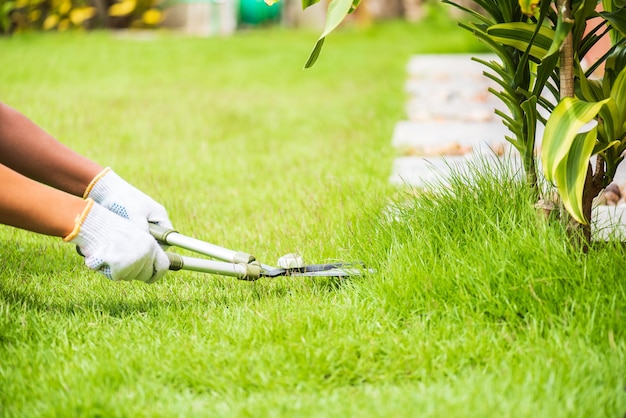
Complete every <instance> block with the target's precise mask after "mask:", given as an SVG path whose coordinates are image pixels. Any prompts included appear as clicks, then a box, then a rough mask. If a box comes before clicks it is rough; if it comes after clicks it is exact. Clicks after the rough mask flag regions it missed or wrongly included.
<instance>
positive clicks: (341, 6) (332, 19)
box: [303, 0, 353, 68]
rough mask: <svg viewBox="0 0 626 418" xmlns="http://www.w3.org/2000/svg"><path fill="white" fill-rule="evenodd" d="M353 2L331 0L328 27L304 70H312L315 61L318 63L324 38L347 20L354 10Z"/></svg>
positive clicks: (327, 16) (327, 17)
mask: <svg viewBox="0 0 626 418" xmlns="http://www.w3.org/2000/svg"><path fill="white" fill-rule="evenodd" d="M304 1H305V0H303V4H304ZM352 1H353V0H331V1H330V3H328V12H327V14H326V26H325V27H324V32H323V33H322V34H321V35H320V37H319V38H318V40H317V42H316V43H315V46H314V47H313V51H311V54H310V55H309V59H308V60H307V62H306V64H304V68H310V67H312V66H313V64H315V61H317V58H318V57H319V55H320V52H321V50H322V46H323V45H324V38H326V36H327V35H328V34H329V33H331V32H332V31H333V30H335V28H337V26H339V24H340V23H341V22H342V21H343V19H345V17H346V16H347V15H348V13H349V12H350V9H351V8H352Z"/></svg>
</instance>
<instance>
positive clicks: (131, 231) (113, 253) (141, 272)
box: [63, 199, 170, 283]
mask: <svg viewBox="0 0 626 418" xmlns="http://www.w3.org/2000/svg"><path fill="white" fill-rule="evenodd" d="M63 240H64V241H65V242H71V243H73V244H76V245H77V246H78V248H79V250H80V252H81V254H83V256H84V257H85V264H86V265H87V267H89V268H90V269H93V270H97V271H99V272H100V273H102V274H104V275H105V276H106V277H108V278H109V279H111V280H140V281H142V282H146V283H154V282H156V281H157V280H159V279H160V278H162V277H163V276H164V275H165V273H166V272H167V270H168V268H169V265H170V263H169V259H168V257H167V255H166V254H165V252H164V251H163V250H162V249H161V247H159V244H158V243H157V241H156V240H155V239H154V238H153V237H152V235H150V234H149V233H147V232H145V231H143V230H142V229H140V228H139V227H137V226H135V225H134V224H132V223H131V222H129V221H128V220H126V219H124V218H122V217H120V216H118V215H116V214H114V213H113V212H111V211H109V210H107V209H105V208H103V207H102V206H100V205H98V204H97V203H95V202H94V201H93V200H92V199H87V206H86V207H85V210H84V211H83V213H82V214H81V215H80V217H78V218H77V219H76V226H75V227H74V230H73V231H72V232H71V233H70V234H69V235H68V236H66V237H65V238H63Z"/></svg>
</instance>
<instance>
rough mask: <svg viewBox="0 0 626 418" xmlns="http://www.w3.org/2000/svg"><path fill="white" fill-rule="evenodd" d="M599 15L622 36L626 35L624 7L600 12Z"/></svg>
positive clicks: (625, 11)
mask: <svg viewBox="0 0 626 418" xmlns="http://www.w3.org/2000/svg"><path fill="white" fill-rule="evenodd" d="M599 15H600V16H602V17H603V18H604V19H606V20H608V21H609V23H610V24H611V26H612V27H613V28H614V29H615V30H617V31H618V32H619V33H621V34H622V36H626V8H621V9H618V10H617V11H614V12H600V13H599Z"/></svg>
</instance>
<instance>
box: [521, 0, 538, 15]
mask: <svg viewBox="0 0 626 418" xmlns="http://www.w3.org/2000/svg"><path fill="white" fill-rule="evenodd" d="M538 4H539V0H519V7H520V8H521V9H522V13H524V14H525V15H526V16H534V14H535V9H537V5H538Z"/></svg>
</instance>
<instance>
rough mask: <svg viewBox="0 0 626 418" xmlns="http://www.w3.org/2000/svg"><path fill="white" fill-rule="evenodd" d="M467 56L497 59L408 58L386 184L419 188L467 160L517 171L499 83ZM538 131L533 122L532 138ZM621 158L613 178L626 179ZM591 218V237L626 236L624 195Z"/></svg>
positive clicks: (441, 179) (437, 182)
mask: <svg viewBox="0 0 626 418" xmlns="http://www.w3.org/2000/svg"><path fill="white" fill-rule="evenodd" d="M472 57H479V58H481V59H483V60H485V61H490V60H496V59H497V56H495V55H492V54H447V55H419V56H415V57H413V58H412V59H411V60H410V61H409V63H408V66H407V73H408V74H407V82H406V86H405V87H406V92H407V96H408V97H407V102H406V115H405V116H406V119H405V120H402V121H399V122H398V123H397V124H396V126H395V129H394V132H393V138H392V145H393V146H394V148H395V149H396V151H397V153H398V157H397V158H396V159H395V160H394V162H393V167H392V172H391V175H390V177H389V181H390V183H391V184H394V185H397V186H408V187H419V188H428V186H429V185H441V184H445V183H446V181H447V178H448V177H449V175H450V171H451V170H452V168H454V169H455V170H461V171H462V170H463V169H464V168H466V167H468V163H470V162H471V163H472V166H475V165H476V164H477V163H489V161H490V160H489V158H498V159H500V161H501V162H505V163H506V164H510V166H511V168H512V169H514V170H517V172H520V173H521V163H520V161H519V155H518V153H517V151H516V150H515V149H514V148H512V147H511V146H510V144H509V143H508V142H507V141H506V140H505V135H510V133H509V132H508V129H507V128H506V127H505V126H504V124H503V123H502V120H501V118H500V116H498V115H496V114H495V113H494V110H495V109H496V108H498V109H500V110H502V111H506V109H505V108H504V105H503V104H502V103H501V102H500V101H499V100H498V99H497V98H496V97H495V96H494V95H493V94H491V93H490V92H489V88H490V87H493V88H498V86H497V84H496V83H495V82H494V81H492V80H490V79H489V78H487V77H485V76H484V75H483V71H485V70H487V68H486V67H485V66H484V65H483V64H480V63H477V62H475V61H473V60H472V59H471V58H472ZM542 135H543V130H542V126H538V132H537V138H538V139H539V138H541V137H542ZM476 157H479V158H476ZM625 164H626V163H625ZM625 164H622V165H623V166H624V167H620V169H619V170H618V173H617V175H616V179H615V180H616V183H617V184H622V183H620V182H623V183H624V184H626V165H625ZM625 194H626V193H625ZM592 222H593V228H592V230H593V233H594V239H596V240H606V239H608V238H609V236H611V235H612V236H615V237H616V238H618V239H620V240H622V241H626V200H624V201H622V202H621V203H620V204H618V205H615V206H604V205H603V206H598V207H596V208H595V210H594V213H593V220H592Z"/></svg>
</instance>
